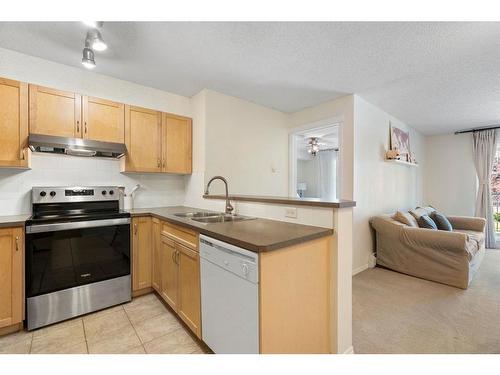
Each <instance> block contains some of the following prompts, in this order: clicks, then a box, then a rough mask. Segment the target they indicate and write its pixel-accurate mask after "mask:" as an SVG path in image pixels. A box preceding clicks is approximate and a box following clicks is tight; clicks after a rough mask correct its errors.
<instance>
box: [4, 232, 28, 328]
mask: <svg viewBox="0 0 500 375" xmlns="http://www.w3.org/2000/svg"><path fill="white" fill-rule="evenodd" d="M23 265H24V234H23V228H22V227H16V228H0V286H1V287H0V328H3V327H8V326H11V325H14V324H18V323H21V322H22V321H23V311H24V306H23V301H24V298H23V296H24V293H23V289H24V288H23V278H24V275H23Z"/></svg>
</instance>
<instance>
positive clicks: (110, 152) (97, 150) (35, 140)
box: [28, 134, 127, 159]
mask: <svg viewBox="0 0 500 375" xmlns="http://www.w3.org/2000/svg"><path fill="white" fill-rule="evenodd" d="M28 144H29V148H30V149H31V151H33V152H46V153H51V154H64V155H73V156H95V157H101V158H114V159H118V158H121V157H122V156H123V155H125V153H126V152H127V147H126V146H125V145H124V144H123V143H114V142H101V141H92V140H89V139H82V138H67V137H58V136H53V135H44V134H30V135H29V138H28Z"/></svg>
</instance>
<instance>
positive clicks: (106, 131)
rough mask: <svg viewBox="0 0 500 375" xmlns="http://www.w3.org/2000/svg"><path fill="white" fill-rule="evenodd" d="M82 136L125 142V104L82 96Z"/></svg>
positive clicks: (105, 140)
mask: <svg viewBox="0 0 500 375" xmlns="http://www.w3.org/2000/svg"><path fill="white" fill-rule="evenodd" d="M82 103H83V138H86V139H92V140H95V141H104V142H117V143H124V142H125V105H124V104H122V103H115V102H112V101H110V100H104V99H99V98H93V97H90V96H84V97H83V98H82Z"/></svg>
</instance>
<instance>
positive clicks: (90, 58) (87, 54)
mask: <svg viewBox="0 0 500 375" xmlns="http://www.w3.org/2000/svg"><path fill="white" fill-rule="evenodd" d="M82 64H83V66H84V67H86V68H87V69H94V68H95V60H94V51H92V48H90V45H89V43H87V42H85V47H84V48H83V57H82Z"/></svg>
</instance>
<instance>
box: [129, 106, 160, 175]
mask: <svg viewBox="0 0 500 375" xmlns="http://www.w3.org/2000/svg"><path fill="white" fill-rule="evenodd" d="M125 144H126V146H127V156H126V158H125V159H126V160H125V162H124V167H123V168H122V169H123V171H124V172H161V169H162V161H161V112H158V111H153V110H151V109H146V108H140V107H133V106H129V105H126V106H125Z"/></svg>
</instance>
